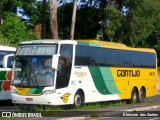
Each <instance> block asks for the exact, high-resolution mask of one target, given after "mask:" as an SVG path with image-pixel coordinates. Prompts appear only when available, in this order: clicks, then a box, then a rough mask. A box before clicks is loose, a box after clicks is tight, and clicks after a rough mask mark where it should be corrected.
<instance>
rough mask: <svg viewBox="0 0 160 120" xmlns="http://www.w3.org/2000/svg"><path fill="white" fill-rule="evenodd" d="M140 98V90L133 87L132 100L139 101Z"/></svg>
mask: <svg viewBox="0 0 160 120" xmlns="http://www.w3.org/2000/svg"><path fill="white" fill-rule="evenodd" d="M138 99H139V96H138V91H137V90H136V89H135V88H133V90H132V94H131V102H132V103H138Z"/></svg>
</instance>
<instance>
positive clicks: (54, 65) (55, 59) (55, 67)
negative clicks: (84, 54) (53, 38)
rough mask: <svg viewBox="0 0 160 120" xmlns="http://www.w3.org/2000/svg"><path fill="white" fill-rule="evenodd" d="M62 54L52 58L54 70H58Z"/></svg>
mask: <svg viewBox="0 0 160 120" xmlns="http://www.w3.org/2000/svg"><path fill="white" fill-rule="evenodd" d="M59 56H60V54H55V55H53V57H52V69H54V70H58V59H59Z"/></svg>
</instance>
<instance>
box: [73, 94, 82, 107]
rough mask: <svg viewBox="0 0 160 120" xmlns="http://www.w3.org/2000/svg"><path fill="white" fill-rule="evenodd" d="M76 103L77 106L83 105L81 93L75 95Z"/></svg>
mask: <svg viewBox="0 0 160 120" xmlns="http://www.w3.org/2000/svg"><path fill="white" fill-rule="evenodd" d="M74 104H75V107H80V106H81V104H82V99H81V96H80V95H79V94H76V95H75V98H74Z"/></svg>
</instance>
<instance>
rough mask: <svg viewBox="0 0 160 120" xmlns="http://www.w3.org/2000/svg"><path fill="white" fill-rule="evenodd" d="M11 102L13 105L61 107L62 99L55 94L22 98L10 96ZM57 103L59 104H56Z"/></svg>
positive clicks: (16, 95)
mask: <svg viewBox="0 0 160 120" xmlns="http://www.w3.org/2000/svg"><path fill="white" fill-rule="evenodd" d="M11 96H12V102H13V103H15V104H37V105H62V104H64V103H63V102H61V101H62V99H61V98H60V97H58V96H57V95H56V94H48V95H40V96H23V95H18V94H13V93H12V94H11ZM57 101H59V102H57Z"/></svg>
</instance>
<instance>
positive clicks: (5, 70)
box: [0, 45, 16, 100]
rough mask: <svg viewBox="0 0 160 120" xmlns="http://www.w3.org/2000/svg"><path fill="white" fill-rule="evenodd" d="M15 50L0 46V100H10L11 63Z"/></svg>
mask: <svg viewBox="0 0 160 120" xmlns="http://www.w3.org/2000/svg"><path fill="white" fill-rule="evenodd" d="M15 52H16V48H14V47H9V46H1V45H0V100H10V99H11V94H10V84H11V76H12V71H11V68H12V63H13V59H14V57H13V56H14V54H15Z"/></svg>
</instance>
